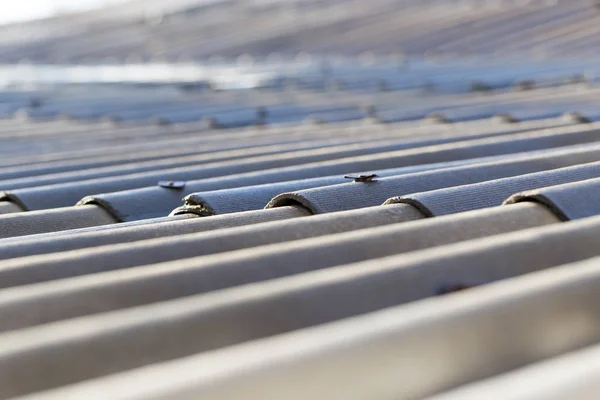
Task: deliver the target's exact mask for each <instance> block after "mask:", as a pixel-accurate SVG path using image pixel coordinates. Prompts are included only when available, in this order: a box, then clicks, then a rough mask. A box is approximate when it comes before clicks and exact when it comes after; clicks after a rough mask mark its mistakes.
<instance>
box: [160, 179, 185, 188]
mask: <svg viewBox="0 0 600 400" xmlns="http://www.w3.org/2000/svg"><path fill="white" fill-rule="evenodd" d="M158 186H160V187H163V188H165V189H178V190H180V189H183V188H184V187H185V182H182V181H160V182H158Z"/></svg>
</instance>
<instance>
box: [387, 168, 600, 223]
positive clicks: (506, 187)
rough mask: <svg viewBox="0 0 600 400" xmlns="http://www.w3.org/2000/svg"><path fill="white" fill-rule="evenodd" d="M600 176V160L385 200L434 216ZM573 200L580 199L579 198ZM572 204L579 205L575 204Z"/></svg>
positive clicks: (468, 209)
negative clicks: (532, 190) (526, 191)
mask: <svg viewBox="0 0 600 400" xmlns="http://www.w3.org/2000/svg"><path fill="white" fill-rule="evenodd" d="M598 177H600V162H594V163H589V164H580V165H575V166H572V167H566V168H558V169H553V170H550V171H543V172H536V173H532V174H522V175H519V176H513V177H509V178H504V179H497V180H490V181H486V182H481V183H474V184H471V185H463V186H454V187H450V188H445V189H439V190H432V191H428V192H422V193H414V194H407V195H404V196H400V197H395V198H392V199H390V200H388V201H386V204H393V203H406V204H410V205H412V206H414V207H416V208H418V209H419V210H420V211H421V212H423V214H425V215H427V216H430V217H432V216H439V215H447V214H454V213H459V212H464V211H470V210H476V209H480V208H486V207H493V206H498V205H501V204H502V202H503V201H504V200H505V199H507V198H508V197H510V196H511V193H512V194H515V193H519V192H521V191H524V190H530V189H537V188H543V187H546V186H554V185H560V184H564V183H571V182H578V181H585V180H588V179H594V178H598ZM573 200H574V201H577V198H576V197H575V198H574V199H573ZM573 207H574V208H575V207H577V205H575V204H573ZM590 211H593V210H590ZM590 215H594V214H593V212H590Z"/></svg>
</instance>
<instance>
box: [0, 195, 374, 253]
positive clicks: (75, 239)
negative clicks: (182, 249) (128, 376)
mask: <svg viewBox="0 0 600 400" xmlns="http://www.w3.org/2000/svg"><path fill="white" fill-rule="evenodd" d="M308 215H310V214H309V213H308V212H307V211H306V210H304V209H303V208H299V207H281V208H278V209H273V210H261V211H258V212H242V213H231V214H226V215H222V216H216V217H212V218H197V217H196V216H195V215H193V214H185V215H181V216H176V217H169V218H163V219H160V220H154V221H152V220H144V221H143V222H145V223H139V222H140V221H136V222H134V223H123V224H116V225H110V226H106V225H104V226H95V227H93V228H88V229H85V228H84V229H75V230H67V231H60V232H53V233H52V234H44V235H30V236H28V237H22V238H19V240H6V239H4V240H0V260H7V259H11V258H17V257H25V256H32V255H39V254H49V253H57V252H64V251H69V250H77V249H85V248H92V247H99V246H105V245H111V244H124V243H131V242H135V241H139V240H150V239H156V238H167V237H170V236H179V235H186V234H191V233H199V232H208V231H213V230H217V229H226V228H230V227H242V226H245V225H252V224H260V223H263V222H270V221H281V220H285V219H290V218H298V217H304V216H308ZM375 221H378V220H375Z"/></svg>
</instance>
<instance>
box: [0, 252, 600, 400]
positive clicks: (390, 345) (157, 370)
mask: <svg viewBox="0 0 600 400" xmlns="http://www.w3.org/2000/svg"><path fill="white" fill-rule="evenodd" d="M479 265H481V266H483V264H479ZM599 282H600V279H599V275H598V260H594V261H590V262H589V263H582V264H578V265H576V266H575V268H573V266H572V265H566V266H564V267H560V268H555V269H551V270H548V271H544V272H541V273H536V274H531V275H529V276H525V277H520V278H518V279H512V280H508V281H505V282H502V283H500V284H496V285H490V286H487V287H483V288H479V289H474V290H472V291H469V292H467V293H462V294H460V295H456V296H449V297H445V298H441V299H440V298H433V299H429V300H426V301H423V302H419V303H415V304H412V305H408V306H399V307H395V308H390V309H386V310H384V311H379V312H375V313H370V314H366V315H364V316H360V317H355V318H350V319H346V320H343V321H340V322H335V323H331V324H326V325H322V326H318V327H315V328H311V329H305V330H300V331H295V332H292V333H288V334H284V335H277V336H274V337H269V338H266V339H262V340H256V341H251V342H247V343H245V344H242V345H238V346H230V347H228V348H225V349H222V350H219V351H212V352H205V353H199V354H193V353H192V352H193V350H192V352H190V353H188V356H187V357H183V358H179V359H177V360H173V359H172V358H170V357H165V358H166V359H165V360H164V361H165V362H163V363H159V364H156V365H154V366H152V367H151V368H139V369H134V370H132V371H130V372H125V373H122V374H117V375H111V376H107V377H102V378H100V379H96V380H91V381H87V382H82V383H78V384H75V385H72V386H66V387H64V388H60V389H56V390H54V391H50V392H48V393H47V396H45V395H43V394H41V395H39V396H35V397H33V398H40V399H75V398H78V396H79V398H80V397H82V396H83V397H86V396H89V395H92V394H94V393H99V392H102V393H110V394H111V396H114V397H115V398H136V397H137V398H152V399H167V398H173V397H183V398H192V397H202V398H207V399H218V398H238V397H244V396H252V397H256V398H262V399H277V398H282V397H286V398H291V399H304V398H315V397H321V396H327V397H331V398H345V399H364V398H371V397H373V396H377V397H379V396H381V397H386V398H401V399H409V398H423V397H427V396H431V395H434V394H438V393H440V392H443V391H446V390H449V389H452V388H456V387H458V386H460V385H464V384H468V383H471V382H473V381H476V380H480V379H484V378H488V377H490V376H493V375H495V374H500V373H504V372H508V371H510V370H513V369H515V368H518V367H522V366H525V365H527V364H530V363H535V362H539V361H542V360H545V359H548V358H550V357H555V356H559V355H561V354H564V353H567V352H569V351H573V350H577V349H581V348H583V347H585V346H589V345H592V344H595V343H596V342H597V341H598V339H599V338H600V330H599V329H598V323H597V322H598V321H599V320H600V315H599V312H598V308H597V307H596V304H597V302H598V293H599V290H598V286H599ZM558 305H560V306H558ZM157 314H158V313H157ZM123 315H128V316H129V319H130V320H131V321H133V320H134V318H136V317H137V318H140V317H143V313H141V312H140V313H136V312H135V311H132V312H130V313H124V314H123ZM169 315H170V317H171V318H173V314H172V313H171V314H169ZM165 317H166V316H165ZM104 322H106V324H104V325H101V327H98V329H102V330H104V331H109V330H110V329H112V326H108V318H107V319H106V320H105V321H104ZM66 326H68V324H66V325H54V326H52V325H50V326H47V327H45V328H44V329H42V330H31V331H29V332H26V335H24V333H25V332H24V331H21V332H15V333H14V334H9V335H5V336H4V337H3V338H2V339H1V340H4V341H6V343H7V344H10V345H11V347H12V346H14V349H15V350H13V351H14V352H18V350H17V349H19V350H20V349H22V350H21V351H26V350H27V349H28V348H32V346H33V345H34V343H35V341H38V340H40V339H41V337H42V336H41V334H39V333H41V332H44V333H45V336H44V337H45V338H47V339H45V341H44V343H43V345H44V346H47V347H48V348H52V346H53V345H54V344H58V343H57V342H61V341H64V340H65V339H66V335H68V334H69V333H70V332H72V331H66V329H65V327H66ZM498 326H502V329H500V330H499V329H498ZM557 326H569V327H570V328H571V331H570V332H572V329H573V327H577V334H576V335H574V334H572V333H565V334H559V333H560V332H557V331H556V327H557ZM84 329H85V331H87V332H90V331H91V326H85V325H83V324H82V326H81V327H80V330H79V332H80V333H84ZM183 332H186V331H185V330H184V331H183ZM183 332H182V333H183ZM188 332H189V331H188ZM38 334H39V336H38ZM557 334H558V335H559V336H558V338H559V339H560V340H557ZM57 338H58V339H57ZM61 338H62V339H61ZM195 338H197V335H195ZM67 340H68V339H67ZM140 342H141V341H137V342H132V343H131V347H128V348H129V349H136V350H137V349H138V348H139V347H137V346H139V344H140ZM540 343H542V344H544V345H540ZM40 344H41V343H40ZM74 344H76V345H77V347H79V348H80V349H81V351H83V350H84V349H85V348H86V345H87V343H85V342H84V343H74ZM178 344H179V343H178V342H177V341H172V340H171V341H170V342H169V345H170V346H169V349H170V351H173V352H174V351H176V350H175V349H177V347H178ZM483 345H485V350H486V351H482V346H483ZM3 349H7V350H4V351H8V352H10V350H8V349H9V347H7V346H3ZM32 350H33V348H32ZM190 350H191V349H190ZM66 351H68V352H71V351H72V348H71V347H69V348H67V349H66ZM13 354H14V353H13ZM25 354H26V353H23V355H21V357H24V355H25ZM30 354H31V353H30ZM34 354H36V355H37V356H38V357H40V358H39V359H43V358H45V357H47V356H45V353H44V352H41V351H38V352H36V353H34ZM120 354H121V356H122V354H123V353H122V349H121V353H120ZM31 357H33V358H35V357H36V356H35V355H31ZM96 357H97V356H96ZM73 359H80V360H87V359H88V357H86V356H84V354H83V353H81V354H80V355H77V354H76V353H75V354H74V355H73ZM349 360H352V361H353V362H349ZM382 360H387V362H382ZM415 360H419V361H420V362H415ZM90 361H91V359H90ZM14 362H15V366H14V369H13V371H14V372H15V373H16V374H17V375H15V376H14V378H13V380H12V381H7V382H6V384H7V385H9V386H4V385H3V386H4V390H5V393H6V395H14V394H22V393H27V392H33V391H36V390H40V389H43V388H51V387H53V386H59V385H61V384H62V383H64V382H68V381H69V380H70V381H72V382H73V381H74V380H77V379H80V377H81V376H82V375H84V376H85V375H88V376H90V375H94V373H95V371H93V363H92V362H83V363H82V364H81V365H82V366H84V368H90V370H87V371H82V372H81V373H80V372H79V371H78V370H77V368H76V367H75V366H74V365H73V363H69V362H63V363H62V364H61V368H60V371H61V372H60V373H58V371H57V374H56V375H52V376H48V374H47V373H42V371H41V368H43V366H40V365H39V364H32V367H34V368H40V373H39V374H40V376H43V377H44V381H43V382H41V381H38V380H35V381H34V380H31V379H29V377H30V376H31V373H32V371H31V370H29V371H28V370H27V368H26V365H25V364H18V363H17V362H16V360H15V361H14ZM340 365H344V371H345V373H344V374H340V373H339V368H340ZM432 365H435V366H436V368H432V367H431V366H432ZM129 366H131V364H129ZM482 366H485V368H483V367H482ZM5 368H6V367H5ZM399 369H402V370H403V371H405V372H404V373H402V374H398V373H397V371H398V370H399ZM63 374H64V375H63ZM97 374H98V373H97ZM349 374H350V375H349ZM98 375H100V374H98ZM0 376H6V375H0ZM175 376H176V377H177V379H174V378H173V377H175ZM348 376H357V377H361V379H350V380H349V379H348ZM15 378H16V379H15ZM274 382H277V384H274ZM306 382H311V384H310V385H309V384H306ZM317 383H322V384H317ZM134 396H135V397H134ZM336 396H339V397H336Z"/></svg>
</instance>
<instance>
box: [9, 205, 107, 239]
mask: <svg viewBox="0 0 600 400" xmlns="http://www.w3.org/2000/svg"><path fill="white" fill-rule="evenodd" d="M115 222H117V221H115V219H114V218H113V217H112V216H111V215H110V214H108V213H107V212H106V211H105V210H104V209H102V208H100V207H97V206H93V205H90V206H83V207H66V208H57V209H52V210H42V211H32V212H17V213H11V214H3V215H0V238H10V237H16V236H25V235H33V234H38V233H46V232H55V231H61V230H68V229H76V228H83V227H88V226H96V225H107V224H114V223H115Z"/></svg>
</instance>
